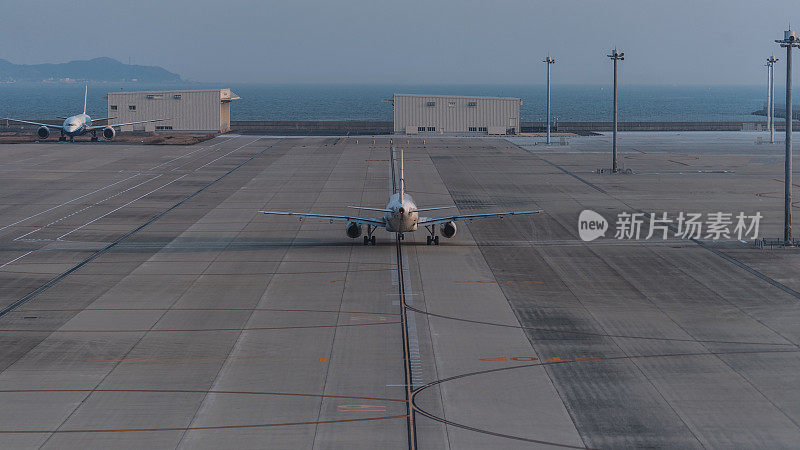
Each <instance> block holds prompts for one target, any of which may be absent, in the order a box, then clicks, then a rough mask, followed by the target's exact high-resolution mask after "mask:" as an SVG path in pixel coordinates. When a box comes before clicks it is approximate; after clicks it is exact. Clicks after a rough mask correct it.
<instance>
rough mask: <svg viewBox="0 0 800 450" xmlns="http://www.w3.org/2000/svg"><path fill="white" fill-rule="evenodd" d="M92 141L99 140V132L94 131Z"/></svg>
mask: <svg viewBox="0 0 800 450" xmlns="http://www.w3.org/2000/svg"><path fill="white" fill-rule="evenodd" d="M92 142H97V132H96V131H92Z"/></svg>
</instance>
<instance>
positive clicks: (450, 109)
mask: <svg viewBox="0 0 800 450" xmlns="http://www.w3.org/2000/svg"><path fill="white" fill-rule="evenodd" d="M393 103H394V132H395V134H421V133H458V134H461V133H476V134H518V133H519V131H520V128H519V127H520V124H519V109H520V106H521V105H522V100H520V99H518V98H510V97H458V96H451V95H405V94H394V99H393Z"/></svg>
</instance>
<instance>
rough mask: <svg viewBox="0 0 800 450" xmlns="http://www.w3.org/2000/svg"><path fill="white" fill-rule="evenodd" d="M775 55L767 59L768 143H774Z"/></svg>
mask: <svg viewBox="0 0 800 450" xmlns="http://www.w3.org/2000/svg"><path fill="white" fill-rule="evenodd" d="M777 61H778V58H776V57H775V55H772V56H770V57H769V58H767V128H769V143H770V144H774V143H775V63H776V62H777Z"/></svg>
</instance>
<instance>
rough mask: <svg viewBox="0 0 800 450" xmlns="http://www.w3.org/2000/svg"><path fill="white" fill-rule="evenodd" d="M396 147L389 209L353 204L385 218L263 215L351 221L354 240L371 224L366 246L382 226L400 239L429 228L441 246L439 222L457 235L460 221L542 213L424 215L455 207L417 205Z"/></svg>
mask: <svg viewBox="0 0 800 450" xmlns="http://www.w3.org/2000/svg"><path fill="white" fill-rule="evenodd" d="M395 160H396V158H395V150H394V147H392V158H391V164H390V166H391V170H392V191H393V194H392V195H391V196H390V197H389V203H387V204H386V208H368V207H364V206H350V208H355V209H365V210H371V211H380V212H384V213H386V214H384V216H383V217H358V216H345V215H332V214H310V213H297V212H283V211H259V212H260V213H263V214H277V215H283V216H297V217H300V220H301V221H302V220H303V218H306V217H309V218H318V219H328V220H330V222H331V223H333V222H335V221H347V222H348V223H347V227H346V228H345V232H346V233H347V236H348V237H351V238H353V239H356V238H358V237H359V236H361V235H362V234H363V226H364V225H366V226H367V235H366V236H364V245H369V244H372V245H375V236H373V233H374V232H375V230H376V229H377V228H379V227H382V228H385V229H386V231H389V232H395V233H400V239H402V238H403V233H410V232H414V231H417V229H418V228H419V227H420V226H423V227H425V229H427V230H428V233H429V236H427V244H428V245H431V244H434V245H439V236H437V235H436V225H439V231H440V232H441V234H442V236H444V237H446V238H452V237H453V236H455V235H456V231H458V228H456V221H459V220H469V221H472V220H474V219H488V218H490V217H504V216H515V215H522V214H536V213H540V212H542V211H541V210H537V211H511V212H497V213H488V214H461V215H454V216H445V217H421V216H420V215H419V213H420V212H423V211H433V210H439V209H448V208H453V206H440V207H435V208H417V205H416V203H414V199H412V198H411V196H410V195H409V194H407V193H406V192H405V178H404V173H403V172H404V171H403V150H402V149H401V150H400V177H399V178H400V179H399V182H398V180H397V178H396V176H395V172H396V171H395V164H396V163H395Z"/></svg>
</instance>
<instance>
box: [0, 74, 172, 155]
mask: <svg viewBox="0 0 800 450" xmlns="http://www.w3.org/2000/svg"><path fill="white" fill-rule="evenodd" d="M88 94H89V86H86V90H85V92H84V94H83V114H76V115H74V116H70V117H64V118H63V119H64V124H63V125H60V126H59V125H49V124H46V123H38V122H29V121H27V120H19V119H12V118H10V117H4V118H3V119H4V120H10V121H12V122H20V123H27V124H30V125H39V129H37V130H36V135H37V136H39V139H42V140H44V139H47V138H48V137H50V129H51V128H53V129H56V130H60V131H61V136H60V137H59V138H58V140H59V141H66V140H67V136H69V140H70V141H71V142H75V136H83V135H85V134H86V133H91V134H92V141H97V131H98V130H102V132H101V134H102V136H103V139H105V140H107V141H110V140H112V139H114V136H116V135H117V132H116V130H115V129H114V128H118V127H121V126H125V125H135V124H137V123H147V122H161V121H164V120H170V119H154V120H140V121H138V122H126V123H113V124H108V125H92V118H91V117H89V116H88V115H87V114H86V98H87V96H88ZM111 119H113V117H104V118H102V119H95V120H94V121H95V122H100V121H102V120H106V121H108V120H111Z"/></svg>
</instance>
